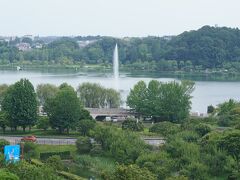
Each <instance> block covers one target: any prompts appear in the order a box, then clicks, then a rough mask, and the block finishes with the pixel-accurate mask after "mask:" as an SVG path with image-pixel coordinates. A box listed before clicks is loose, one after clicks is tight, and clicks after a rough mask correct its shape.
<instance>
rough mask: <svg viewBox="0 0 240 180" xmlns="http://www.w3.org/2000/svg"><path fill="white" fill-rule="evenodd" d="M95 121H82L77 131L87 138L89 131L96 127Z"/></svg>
mask: <svg viewBox="0 0 240 180" xmlns="http://www.w3.org/2000/svg"><path fill="white" fill-rule="evenodd" d="M95 124H96V121H95V120H88V119H84V120H80V121H79V122H78V124H77V129H78V131H79V132H80V133H81V135H83V136H86V135H88V134H89V131H90V130H92V129H93V128H94V127H95Z"/></svg>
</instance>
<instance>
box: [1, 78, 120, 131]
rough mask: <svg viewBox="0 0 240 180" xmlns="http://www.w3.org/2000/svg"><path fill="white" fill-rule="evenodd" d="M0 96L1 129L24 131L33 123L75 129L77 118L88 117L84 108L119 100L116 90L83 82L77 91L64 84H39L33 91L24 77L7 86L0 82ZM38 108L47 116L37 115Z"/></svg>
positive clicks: (111, 104) (116, 104)
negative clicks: (20, 129) (19, 129)
mask: <svg viewBox="0 0 240 180" xmlns="http://www.w3.org/2000/svg"><path fill="white" fill-rule="evenodd" d="M95 92H100V93H98V94H96V93H95ZM89 95H90V97H91V98H90V97H89ZM0 97H1V98H0V105H1V111H0V126H1V128H2V129H3V131H5V129H6V127H10V128H11V130H17V128H18V127H22V129H23V131H25V129H26V127H29V129H30V128H31V127H33V126H34V125H36V124H37V125H38V126H39V127H40V128H42V129H47V128H48V126H49V125H50V126H51V128H53V129H56V130H58V131H59V133H63V132H69V130H70V129H75V130H76V126H77V125H78V124H81V123H79V121H80V120H92V117H91V116H90V114H89V112H88V111H87V110H85V108H86V107H87V108H117V107H119V106H120V103H121V98H120V94H119V92H117V91H115V90H114V89H106V88H104V87H102V86H100V85H98V84H89V83H83V84H81V85H80V86H79V88H78V90H77V91H75V89H74V88H73V87H72V86H70V85H68V84H67V83H63V84H61V85H60V86H59V87H57V86H55V85H51V84H40V85H38V86H37V89H36V91H35V89H34V87H33V85H32V84H31V82H30V81H29V80H27V79H21V80H20V81H18V82H16V83H15V84H13V85H10V86H7V85H1V86H0ZM88 101H90V102H91V103H90V104H89V103H88ZM39 108H40V109H39ZM39 110H42V111H43V112H45V113H46V114H47V117H46V118H44V117H42V116H40V117H39V115H38V114H39V113H40V111H39ZM86 123H88V121H87V122H86ZM84 125H85V124H83V125H80V127H79V128H81V127H82V126H84ZM85 131H86V130H85Z"/></svg>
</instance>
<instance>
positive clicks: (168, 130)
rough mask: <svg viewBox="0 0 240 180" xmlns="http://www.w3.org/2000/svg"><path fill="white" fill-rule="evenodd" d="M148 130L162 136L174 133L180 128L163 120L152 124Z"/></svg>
mask: <svg viewBox="0 0 240 180" xmlns="http://www.w3.org/2000/svg"><path fill="white" fill-rule="evenodd" d="M149 131H150V132H154V133H158V134H161V135H163V136H167V135H172V134H176V133H177V132H179V131H180V128H179V127H178V126H177V125H176V124H173V123H171V122H168V121H164V122H159V123H156V124H154V125H153V126H152V127H151V128H150V129H149Z"/></svg>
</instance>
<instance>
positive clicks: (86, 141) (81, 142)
mask: <svg viewBox="0 0 240 180" xmlns="http://www.w3.org/2000/svg"><path fill="white" fill-rule="evenodd" d="M76 146H77V150H78V152H79V153H80V154H84V153H89V152H90V150H91V149H92V144H91V139H90V138H89V137H83V136H81V137H79V138H78V139H77V141H76Z"/></svg>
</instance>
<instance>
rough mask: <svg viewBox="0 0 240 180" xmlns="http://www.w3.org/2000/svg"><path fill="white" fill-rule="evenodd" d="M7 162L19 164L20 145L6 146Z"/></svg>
mask: <svg viewBox="0 0 240 180" xmlns="http://www.w3.org/2000/svg"><path fill="white" fill-rule="evenodd" d="M4 156H5V159H6V161H11V162H17V161H19V160H20V145H14V146H4Z"/></svg>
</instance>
